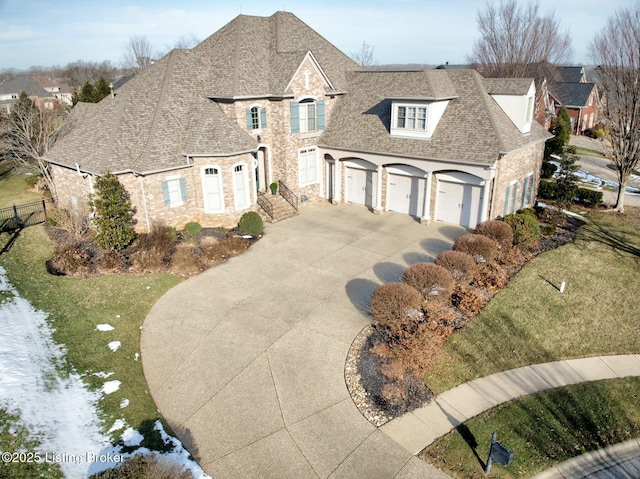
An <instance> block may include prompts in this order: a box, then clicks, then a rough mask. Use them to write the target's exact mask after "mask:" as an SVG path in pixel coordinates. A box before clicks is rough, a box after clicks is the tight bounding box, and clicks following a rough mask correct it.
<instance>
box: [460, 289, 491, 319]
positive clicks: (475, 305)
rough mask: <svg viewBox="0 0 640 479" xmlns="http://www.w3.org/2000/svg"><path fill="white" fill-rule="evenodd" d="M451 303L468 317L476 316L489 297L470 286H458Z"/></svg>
mask: <svg viewBox="0 0 640 479" xmlns="http://www.w3.org/2000/svg"><path fill="white" fill-rule="evenodd" d="M451 301H452V302H453V304H454V306H456V307H457V308H458V309H459V310H460V311H462V312H463V313H464V314H465V315H467V316H476V315H477V314H478V313H479V312H480V311H482V308H484V307H485V306H486V304H487V301H488V295H486V294H482V292H481V291H480V290H478V288H474V287H471V286H469V285H462V284H460V285H457V286H456V289H455V290H454V292H453V295H452V298H451Z"/></svg>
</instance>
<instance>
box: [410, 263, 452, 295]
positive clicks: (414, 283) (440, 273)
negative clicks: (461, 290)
mask: <svg viewBox="0 0 640 479" xmlns="http://www.w3.org/2000/svg"><path fill="white" fill-rule="evenodd" d="M402 281H404V282H405V283H406V284H408V285H409V286H411V287H412V288H415V289H416V290H418V291H419V292H420V294H422V298H423V299H424V300H425V301H446V300H449V298H450V297H451V292H452V291H453V276H451V273H450V272H449V271H448V270H447V269H445V268H443V267H442V266H438V265H437V264H433V263H416V264H414V265H412V266H409V267H408V268H407V269H406V270H405V271H404V274H403V275H402Z"/></svg>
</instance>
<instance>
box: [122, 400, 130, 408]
mask: <svg viewBox="0 0 640 479" xmlns="http://www.w3.org/2000/svg"><path fill="white" fill-rule="evenodd" d="M128 405H129V400H128V399H127V398H124V399H122V401H120V409H124V408H126V407H127V406H128Z"/></svg>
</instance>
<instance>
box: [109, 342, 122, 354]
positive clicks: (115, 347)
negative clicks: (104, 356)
mask: <svg viewBox="0 0 640 479" xmlns="http://www.w3.org/2000/svg"><path fill="white" fill-rule="evenodd" d="M120 346H122V343H121V342H120V341H111V342H110V343H109V349H110V350H111V351H113V352H114V353H115V352H116V351H117V350H118V349H119V348H120Z"/></svg>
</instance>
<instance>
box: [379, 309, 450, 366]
mask: <svg viewBox="0 0 640 479" xmlns="http://www.w3.org/2000/svg"><path fill="white" fill-rule="evenodd" d="M452 333H453V328H451V327H449V326H445V325H444V324H442V323H441V322H440V321H438V320H427V321H423V322H421V323H420V324H419V325H418V326H417V327H416V328H415V331H414V332H413V334H408V335H404V336H401V337H398V338H396V339H395V340H393V341H392V342H390V343H389V350H390V351H389V356H390V357H391V358H393V359H395V360H397V361H400V362H401V363H402V364H403V365H404V366H405V367H406V368H407V369H408V370H409V371H411V372H412V373H413V374H415V375H417V376H419V377H420V376H421V375H422V374H423V373H424V371H425V370H426V369H427V368H428V367H429V366H430V365H431V363H432V361H433V360H434V359H435V358H436V357H437V356H438V355H439V354H440V352H441V351H442V347H443V346H444V344H445V343H446V342H447V340H448V339H449V337H450V336H451V334H452Z"/></svg>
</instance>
